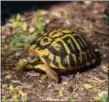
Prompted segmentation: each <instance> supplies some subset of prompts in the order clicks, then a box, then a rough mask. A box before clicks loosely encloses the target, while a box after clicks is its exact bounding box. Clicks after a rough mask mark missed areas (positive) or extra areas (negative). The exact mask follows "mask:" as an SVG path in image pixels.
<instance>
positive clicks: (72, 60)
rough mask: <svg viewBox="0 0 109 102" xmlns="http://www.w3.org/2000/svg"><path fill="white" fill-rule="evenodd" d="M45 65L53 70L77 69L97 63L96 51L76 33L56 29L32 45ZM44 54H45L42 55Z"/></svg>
mask: <svg viewBox="0 0 109 102" xmlns="http://www.w3.org/2000/svg"><path fill="white" fill-rule="evenodd" d="M32 46H35V47H34V50H35V51H36V52H37V51H38V52H40V53H39V54H38V55H39V56H40V59H41V61H42V62H43V63H46V64H47V65H48V66H50V67H52V68H58V69H66V70H67V69H75V68H80V67H84V66H88V65H90V64H93V63H94V62H95V61H96V56H95V53H94V50H93V49H92V48H91V47H90V44H89V43H88V41H87V40H86V39H85V38H84V37H83V36H82V35H80V34H78V33H76V32H75V31H72V30H68V29H56V30H53V31H50V32H48V33H46V34H44V35H43V36H41V37H39V38H38V39H37V40H35V42H33V43H32ZM42 53H43V54H42Z"/></svg>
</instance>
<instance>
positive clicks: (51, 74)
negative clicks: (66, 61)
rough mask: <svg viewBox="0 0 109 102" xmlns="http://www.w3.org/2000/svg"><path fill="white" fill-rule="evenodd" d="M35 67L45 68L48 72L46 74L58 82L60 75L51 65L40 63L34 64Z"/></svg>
mask: <svg viewBox="0 0 109 102" xmlns="http://www.w3.org/2000/svg"><path fill="white" fill-rule="evenodd" d="M34 68H35V69H40V70H43V71H44V72H46V74H47V75H48V76H49V77H51V78H52V79H54V80H55V81H56V82H58V76H57V73H56V72H55V71H54V70H53V69H51V68H50V67H49V66H47V65H45V64H39V65H36V66H34Z"/></svg>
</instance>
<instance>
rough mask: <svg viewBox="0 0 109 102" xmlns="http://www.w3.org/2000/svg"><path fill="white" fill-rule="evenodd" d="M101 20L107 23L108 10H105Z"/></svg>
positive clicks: (108, 17) (108, 18) (108, 19)
mask: <svg viewBox="0 0 109 102" xmlns="http://www.w3.org/2000/svg"><path fill="white" fill-rule="evenodd" d="M103 19H104V20H105V22H108V21H109V10H108V9H106V10H105V12H104V15H103Z"/></svg>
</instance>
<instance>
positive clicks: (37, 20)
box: [9, 11, 44, 48]
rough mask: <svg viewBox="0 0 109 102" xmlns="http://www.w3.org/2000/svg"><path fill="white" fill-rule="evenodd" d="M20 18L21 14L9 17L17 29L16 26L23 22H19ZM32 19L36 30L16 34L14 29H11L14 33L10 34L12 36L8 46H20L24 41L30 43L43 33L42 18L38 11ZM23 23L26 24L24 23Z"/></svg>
mask: <svg viewBox="0 0 109 102" xmlns="http://www.w3.org/2000/svg"><path fill="white" fill-rule="evenodd" d="M20 18H21V16H20V15H19V14H17V15H16V16H15V17H14V18H12V19H10V21H11V22H12V24H13V25H14V26H13V27H15V29H17V28H16V27H21V26H22V25H23V24H24V23H22V22H20ZM33 20H34V27H35V29H36V31H35V32H34V33H33V34H17V32H16V31H13V32H12V33H14V34H12V37H11V38H10V40H9V48H15V47H22V46H24V45H25V44H26V43H31V42H32V41H34V40H35V39H37V38H38V36H40V35H41V34H43V33H44V26H43V24H42V18H41V17H40V12H39V11H37V12H36V13H35V14H34V16H33ZM24 25H25V26H26V23H25V24H24ZM24 25H23V26H22V27H23V29H26V27H25V26H24Z"/></svg>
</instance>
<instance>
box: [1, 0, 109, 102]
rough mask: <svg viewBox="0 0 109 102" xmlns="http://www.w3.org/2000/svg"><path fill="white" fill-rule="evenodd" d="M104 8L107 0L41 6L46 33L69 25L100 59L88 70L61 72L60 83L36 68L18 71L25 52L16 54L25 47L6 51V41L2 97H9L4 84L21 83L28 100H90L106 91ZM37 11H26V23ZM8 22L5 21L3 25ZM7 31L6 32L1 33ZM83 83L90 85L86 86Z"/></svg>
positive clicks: (3, 51) (3, 49) (3, 46)
mask: <svg viewBox="0 0 109 102" xmlns="http://www.w3.org/2000/svg"><path fill="white" fill-rule="evenodd" d="M107 7H108V2H89V3H86V2H75V1H73V2H70V1H69V2H59V3H56V4H54V5H51V6H49V8H43V9H40V10H41V16H42V17H43V24H44V26H45V32H46V31H49V30H52V29H54V28H55V29H56V28H68V29H74V30H75V31H77V32H80V33H81V34H82V35H84V36H85V38H86V39H87V40H88V41H90V43H91V44H92V45H93V46H95V48H96V50H98V51H99V52H100V57H101V62H100V64H99V65H97V66H96V67H94V68H93V69H90V70H86V71H83V72H76V73H71V74H66V75H63V74H62V75H60V77H61V82H60V83H56V82H54V81H53V80H51V79H50V78H48V77H46V78H44V76H43V75H44V73H41V72H37V71H35V70H25V71H23V72H21V73H18V70H17V69H16V66H17V63H18V61H19V59H21V58H22V57H23V56H24V53H23V54H20V55H18V53H22V52H23V51H24V50H20V51H19V50H17V51H16V52H14V53H12V52H9V50H6V47H7V46H8V44H7V43H5V44H3V45H2V73H1V75H2V98H3V97H4V96H5V97H6V99H10V97H11V96H10V95H9V94H10V93H9V91H8V89H7V88H6V87H5V88H4V86H3V85H7V87H9V85H13V86H14V87H17V86H21V87H22V88H23V92H24V93H26V94H27V97H28V100H29V101H31V100H34V101H36V100H37V101H45V100H46V101H47V100H49V101H66V100H76V101H92V100H93V98H94V97H95V96H97V95H98V93H100V92H102V91H108V71H106V70H104V69H105V68H106V67H108V57H109V54H108V46H109V44H108V40H109V39H108V24H107V23H106V22H104V20H103V15H104V11H105V9H106V8H107ZM37 10H38V9H32V10H28V11H25V12H24V13H22V16H24V17H25V18H26V20H27V22H31V20H32V18H31V17H32V14H34V12H36V11H37ZM7 23H8V20H7V22H6V23H5V25H4V26H6V25H7ZM6 34H7V32H2V35H6ZM2 39H3V38H2ZM4 42H5V41H4ZM24 52H26V51H24ZM7 53H9V54H8V55H7ZM13 56H14V57H13ZM15 56H16V57H15ZM85 84H88V85H90V86H92V87H90V88H86V87H85Z"/></svg>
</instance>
